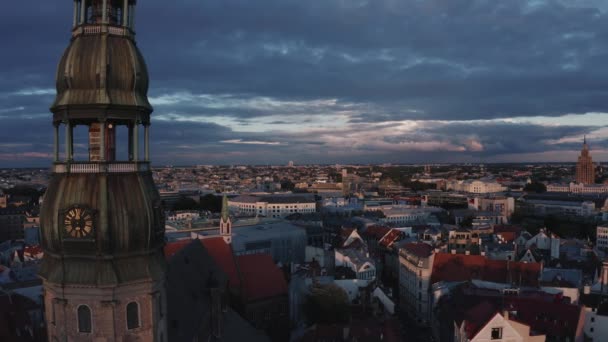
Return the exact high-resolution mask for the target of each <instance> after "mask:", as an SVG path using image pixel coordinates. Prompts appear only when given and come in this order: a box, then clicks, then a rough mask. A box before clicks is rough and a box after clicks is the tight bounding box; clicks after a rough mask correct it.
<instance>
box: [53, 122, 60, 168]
mask: <svg viewBox="0 0 608 342" xmlns="http://www.w3.org/2000/svg"><path fill="white" fill-rule="evenodd" d="M53 126H54V129H53V133H54V134H53V161H54V162H55V163H56V162H58V161H59V124H58V123H54V124H53Z"/></svg>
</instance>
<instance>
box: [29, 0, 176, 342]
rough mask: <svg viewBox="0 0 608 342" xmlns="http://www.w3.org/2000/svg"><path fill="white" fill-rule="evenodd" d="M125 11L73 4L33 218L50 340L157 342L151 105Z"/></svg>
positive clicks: (114, 1) (120, 3) (158, 270)
mask: <svg viewBox="0 0 608 342" xmlns="http://www.w3.org/2000/svg"><path fill="white" fill-rule="evenodd" d="M135 4H136V1H135V0H74V1H73V5H74V17H73V28H72V31H71V39H70V43H69V45H68V47H67V49H66V51H65V53H64V54H63V56H62V58H61V60H60V62H59V66H58V68H57V74H56V88H57V96H56V98H55V101H54V103H53V104H52V106H51V112H52V113H53V117H52V122H53V127H54V150H53V155H54V162H53V165H52V169H51V178H50V181H49V185H48V188H47V191H46V194H45V198H44V203H43V205H42V208H41V213H40V226H41V232H42V234H41V235H42V236H41V240H42V248H43V250H44V258H43V261H42V264H41V267H40V272H39V276H40V277H41V278H42V280H43V286H44V289H45V291H44V293H45V310H46V315H47V316H46V317H47V318H48V319H49V322H50V324H49V325H48V326H47V331H48V335H49V340H52V341H55V340H57V341H107V342H118V341H160V342H166V319H165V318H164V317H165V314H164V312H163V311H164V309H163V308H165V307H166V305H165V304H164V301H165V300H166V299H165V285H164V281H165V270H166V263H165V258H164V255H163V246H164V243H165V242H164V228H165V226H164V216H163V211H162V207H161V201H160V195H159V193H158V190H157V189H156V186H155V184H154V180H153V178H152V172H151V169H150V138H149V136H150V132H149V127H150V115H151V113H152V107H151V106H150V103H149V102H148V98H147V93H148V71H147V68H146V64H145V62H144V59H143V57H142V55H141V53H140V51H139V49H138V48H137V45H136V43H135V33H134V19H135ZM121 132H122V133H121ZM76 133H80V135H78V134H76ZM61 135H63V139H60V136H61ZM62 140H63V141H62ZM62 145H63V146H62ZM61 147H63V148H61ZM75 147H76V148H77V149H76V150H75ZM142 147H143V148H142ZM61 150H63V152H62V151H61ZM119 152H120V153H119ZM51 319H52V321H51Z"/></svg>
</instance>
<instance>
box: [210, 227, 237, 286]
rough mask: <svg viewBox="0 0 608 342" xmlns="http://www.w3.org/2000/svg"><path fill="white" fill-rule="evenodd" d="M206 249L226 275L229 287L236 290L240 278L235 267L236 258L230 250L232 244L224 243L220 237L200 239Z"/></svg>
mask: <svg viewBox="0 0 608 342" xmlns="http://www.w3.org/2000/svg"><path fill="white" fill-rule="evenodd" d="M200 241H201V242H202V243H203V246H205V248H206V249H207V251H208V252H209V254H211V257H212V258H213V260H214V261H215V263H216V264H217V265H218V266H219V267H220V268H221V269H222V271H224V273H226V275H227V276H228V284H229V286H230V288H232V289H234V290H236V289H238V288H239V287H240V285H241V280H240V278H239V274H238V272H237V269H236V259H235V256H234V253H233V252H232V246H230V245H229V244H227V243H226V241H224V239H223V238H222V237H213V238H209V239H202V240H200Z"/></svg>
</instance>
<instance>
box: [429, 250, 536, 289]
mask: <svg viewBox="0 0 608 342" xmlns="http://www.w3.org/2000/svg"><path fill="white" fill-rule="evenodd" d="M540 269H541V265H540V264H537V263H521V262H513V261H505V260H489V259H486V257H484V256H481V255H462V254H448V253H436V254H435V260H434V262H433V272H432V274H431V283H432V284H434V283H437V282H439V281H447V282H458V281H468V280H472V279H478V280H485V281H491V282H495V283H503V284H508V283H514V284H519V285H523V286H538V278H539V275H540Z"/></svg>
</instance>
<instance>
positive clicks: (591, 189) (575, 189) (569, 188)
mask: <svg viewBox="0 0 608 342" xmlns="http://www.w3.org/2000/svg"><path fill="white" fill-rule="evenodd" d="M547 191H548V192H569V193H573V194H606V193H608V184H583V183H574V182H572V183H570V184H548V185H547Z"/></svg>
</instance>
